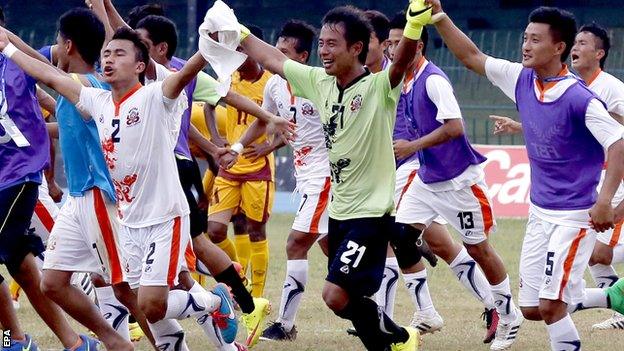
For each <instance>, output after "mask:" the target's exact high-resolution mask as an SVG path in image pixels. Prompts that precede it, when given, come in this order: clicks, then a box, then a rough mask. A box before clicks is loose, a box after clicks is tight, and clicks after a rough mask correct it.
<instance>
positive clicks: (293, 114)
mask: <svg viewBox="0 0 624 351" xmlns="http://www.w3.org/2000/svg"><path fill="white" fill-rule="evenodd" d="M290 112H291V113H292V121H293V123H297V108H296V107H295V106H290Z"/></svg>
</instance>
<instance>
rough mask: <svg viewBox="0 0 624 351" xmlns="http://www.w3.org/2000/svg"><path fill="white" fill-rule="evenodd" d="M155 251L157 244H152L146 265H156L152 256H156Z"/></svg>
mask: <svg viewBox="0 0 624 351" xmlns="http://www.w3.org/2000/svg"><path fill="white" fill-rule="evenodd" d="M155 251H156V243H151V244H150V246H149V252H148V254H147V258H146V259H145V264H152V263H154V259H153V258H152V256H153V255H154V252H155Z"/></svg>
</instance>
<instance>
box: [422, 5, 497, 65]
mask: <svg viewBox="0 0 624 351" xmlns="http://www.w3.org/2000/svg"><path fill="white" fill-rule="evenodd" d="M426 1H427V3H428V4H430V5H431V6H432V7H433V8H432V10H433V17H432V21H434V22H435V27H436V29H437V30H438V33H439V34H440V36H441V37H442V39H443V40H444V43H445V44H446V46H447V47H448V48H449V50H450V51H451V52H452V53H453V55H455V57H456V58H457V59H458V60H459V61H461V63H462V64H464V66H466V68H468V69H469V70H471V71H474V72H475V73H478V74H480V75H485V61H486V60H487V55H486V54H484V53H483V52H481V50H479V48H478V47H477V45H475V43H473V42H472V40H470V38H468V36H466V34H464V33H463V32H462V31H461V30H460V29H459V28H457V26H455V24H454V23H453V21H451V19H450V18H449V17H448V16H447V15H446V14H445V13H444V11H442V5H441V3H440V0H426Z"/></svg>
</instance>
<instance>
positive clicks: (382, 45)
mask: <svg viewBox="0 0 624 351" xmlns="http://www.w3.org/2000/svg"><path fill="white" fill-rule="evenodd" d="M380 45H381V48H382V49H383V50H384V51H385V50H386V49H388V46H390V40H389V39H386V40H384V41H382V42H381V44H380Z"/></svg>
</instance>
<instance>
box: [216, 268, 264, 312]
mask: <svg viewBox="0 0 624 351" xmlns="http://www.w3.org/2000/svg"><path fill="white" fill-rule="evenodd" d="M214 278H215V280H216V281H218V282H219V283H224V284H226V285H227V286H229V287H230V289H232V295H234V300H236V302H237V303H238V305H239V306H240V308H241V311H243V313H251V312H253V310H254V309H255V308H256V306H255V305H254V302H253V297H251V294H250V293H249V291H247V288H245V285H243V280H242V279H241V277H240V275H238V272H237V271H236V269H235V268H234V265H233V264H232V265H230V266H229V267H228V268H226V269H225V270H224V271H223V272H221V273H219V274H217V275H215V276H214Z"/></svg>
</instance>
